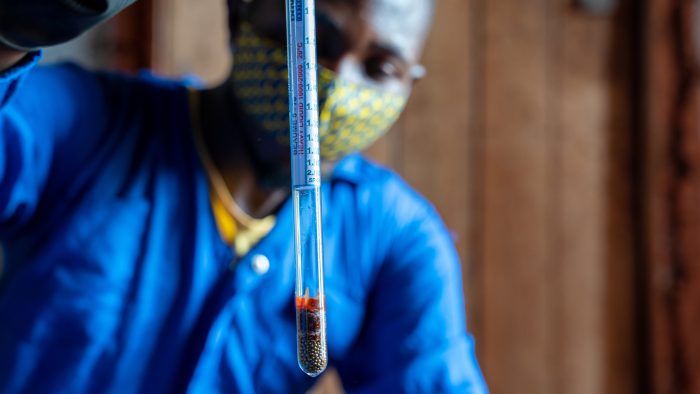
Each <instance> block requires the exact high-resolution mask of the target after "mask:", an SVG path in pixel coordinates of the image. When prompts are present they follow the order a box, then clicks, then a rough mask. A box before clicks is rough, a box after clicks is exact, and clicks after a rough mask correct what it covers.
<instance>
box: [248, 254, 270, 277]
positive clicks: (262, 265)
mask: <svg viewBox="0 0 700 394" xmlns="http://www.w3.org/2000/svg"><path fill="white" fill-rule="evenodd" d="M250 265H251V267H252V268H253V272H255V273H256V274H258V275H264V274H266V273H267V271H269V270H270V259H268V258H267V256H265V255H263V254H256V255H255V256H253V259H252V260H251V261H250Z"/></svg>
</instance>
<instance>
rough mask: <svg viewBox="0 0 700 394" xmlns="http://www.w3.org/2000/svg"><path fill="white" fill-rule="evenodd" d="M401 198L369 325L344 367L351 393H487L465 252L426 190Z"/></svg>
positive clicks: (374, 291)
mask: <svg viewBox="0 0 700 394" xmlns="http://www.w3.org/2000/svg"><path fill="white" fill-rule="evenodd" d="M408 200H411V201H407V200H406V199H403V201H398V202H395V204H393V208H392V209H391V211H392V212H396V215H397V218H396V219H395V220H393V221H392V222H393V223H392V224H391V225H389V227H393V230H387V231H385V234H387V235H390V234H393V235H391V236H390V241H391V246H390V248H389V253H388V257H387V259H386V261H385V262H384V264H383V265H382V266H381V268H380V269H379V271H378V273H377V277H376V280H375V283H374V285H373V287H372V290H371V291H370V297H369V300H368V305H367V317H366V325H365V327H364V330H363V333H362V334H361V337H360V339H359V341H358V346H356V348H354V349H353V351H352V354H351V356H350V357H348V358H347V360H344V361H343V362H341V363H340V364H339V366H338V370H339V372H340V374H341V376H342V377H343V384H344V386H345V388H346V390H347V391H348V392H349V393H388V392H392V393H463V394H464V393H467V394H483V393H487V389H486V385H485V383H484V379H483V377H482V374H481V371H480V369H479V365H478V363H477V359H476V356H475V352H474V342H473V338H472V337H471V335H469V334H468V332H467V329H466V319H465V308H464V301H463V287H462V280H461V272H460V264H459V257H458V255H457V253H456V251H455V248H454V246H453V243H452V239H451V237H450V235H449V233H448V231H447V230H446V228H445V226H444V225H443V223H442V221H441V219H440V217H439V216H438V214H437V212H435V210H434V209H433V208H432V206H430V205H429V204H428V203H427V202H425V201H423V200H422V199H421V198H420V197H417V196H415V198H409V199H408Z"/></svg>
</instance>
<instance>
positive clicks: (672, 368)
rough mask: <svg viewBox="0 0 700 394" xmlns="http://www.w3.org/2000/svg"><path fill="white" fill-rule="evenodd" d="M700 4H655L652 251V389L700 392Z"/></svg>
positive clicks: (650, 83)
mask: <svg viewBox="0 0 700 394" xmlns="http://www.w3.org/2000/svg"><path fill="white" fill-rule="evenodd" d="M697 6H698V5H697V2H691V1H680V0H678V1H657V0H653V1H650V2H649V7H650V10H649V13H648V18H647V20H646V32H647V36H648V37H647V39H648V41H649V44H648V46H647V53H646V59H647V61H648V63H649V67H648V68H647V75H646V78H647V79H646V81H645V82H646V86H645V89H644V91H645V93H646V96H645V104H646V108H648V109H649V111H648V113H647V114H645V115H646V121H647V128H646V132H647V133H646V141H645V148H646V149H645V155H646V156H645V158H646V167H645V170H646V177H647V180H648V182H647V184H646V186H647V195H648V197H647V199H646V211H645V212H644V213H645V216H646V218H647V226H646V228H645V230H646V238H647V239H648V240H649V242H648V247H647V249H646V250H645V252H646V254H645V257H646V259H645V260H646V262H647V269H648V285H649V286H648V295H649V297H648V302H649V304H648V305H649V310H650V314H649V324H650V326H651V332H650V333H649V336H648V341H649V342H650V346H651V360H650V366H649V369H650V370H651V371H653V373H652V377H651V379H650V380H651V382H650V383H651V386H652V389H651V392H652V393H655V394H666V393H682V394H683V393H697V392H700V340H699V339H698V336H697V328H698V326H699V325H700V279H699V278H700V247H699V245H700V244H699V243H698V239H700V208H698V207H699V204H698V201H700V140H699V137H698V129H699V128H700V122H699V120H700V119H699V117H700V97H699V94H700V84H699V80H698V42H697V41H696V39H697V37H698V35H697V34H698V32H697V20H696V19H697V8H696V7H697Z"/></svg>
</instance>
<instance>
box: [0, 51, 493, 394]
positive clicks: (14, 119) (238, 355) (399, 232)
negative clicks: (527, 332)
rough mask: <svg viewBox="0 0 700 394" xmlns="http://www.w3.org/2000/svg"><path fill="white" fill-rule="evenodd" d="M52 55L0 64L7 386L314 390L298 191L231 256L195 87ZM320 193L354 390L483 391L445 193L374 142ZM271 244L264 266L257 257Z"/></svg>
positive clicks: (337, 319) (2, 355)
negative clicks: (207, 165) (214, 198)
mask: <svg viewBox="0 0 700 394" xmlns="http://www.w3.org/2000/svg"><path fill="white" fill-rule="evenodd" d="M39 56H40V55H39V54H38V53H34V54H31V55H29V56H28V57H27V58H26V59H25V60H24V61H23V62H22V63H21V64H19V65H18V66H17V67H15V68H14V69H12V70H10V71H8V72H6V73H4V74H3V75H0V93H1V95H0V102H1V103H3V104H4V105H3V107H2V112H0V136H1V138H0V239H1V240H2V242H3V244H4V246H5V249H6V250H5V252H6V256H5V259H6V261H5V267H4V272H3V273H2V276H1V277H0V392H1V393H35V392H39V393H41V392H44V393H93V392H99V393H120V394H122V393H131V392H142V393H172V392H190V393H237V392H241V393H253V392H255V393H275V392H280V393H284V392H296V393H302V392H304V391H305V390H306V389H308V388H309V387H310V386H311V385H312V384H313V382H314V380H313V379H311V378H308V377H306V376H305V375H304V374H303V373H302V372H301V371H300V370H299V368H298V366H297V362H296V347H295V346H296V343H295V317H294V304H293V292H294V269H293V260H292V243H293V242H292V236H291V231H292V210H291V206H290V203H289V202H288V203H286V204H285V205H284V206H283V207H282V209H281V211H280V212H279V214H278V219H277V224H276V226H275V228H274V229H273V230H272V232H271V233H270V234H269V235H268V236H267V237H265V238H264V239H263V240H262V241H261V242H260V243H259V244H258V245H257V246H256V247H255V248H254V249H253V250H252V251H251V252H250V253H249V254H248V255H247V256H245V257H244V258H242V259H241V260H240V261H239V262H238V263H237V264H236V265H235V268H233V269H232V268H230V267H231V262H232V261H233V258H234V257H233V254H232V252H231V251H230V250H229V248H228V247H227V246H226V244H225V243H224V242H223V241H222V240H221V238H220V236H219V234H218V232H217V228H216V224H215V222H214V219H213V216H212V212H211V209H210V203H209V198H208V191H207V182H206V178H205V174H204V172H203V169H202V167H201V164H200V162H199V159H198V157H197V155H196V152H195V151H194V148H193V147H194V144H193V141H192V138H191V130H190V119H189V111H188V103H187V93H186V88H185V87H183V86H182V84H181V83H179V82H173V81H164V80H159V79H157V78H155V77H152V76H147V75H143V76H140V77H137V78H133V77H126V76H120V75H115V74H98V73H91V72H87V71H85V70H83V69H81V68H78V67H76V66H71V65H62V66H52V67H46V68H42V67H39V68H34V69H32V68H33V66H34V63H35V62H36V60H37V58H38V57H39ZM30 70H31V71H30ZM18 86H19V87H18ZM322 198H323V200H322V203H323V208H324V226H325V227H324V247H325V251H324V252H325V263H326V282H325V284H326V297H327V308H328V312H327V313H328V341H329V343H328V346H329V355H330V361H331V364H332V365H333V366H335V367H336V368H337V370H338V371H339V373H340V375H341V377H342V379H343V382H344V385H345V389H346V390H347V391H348V392H349V393H400V392H406V393H443V392H445V393H485V392H486V388H485V385H484V382H483V378H482V376H481V373H480V371H479V367H478V364H477V361H476V359H475V356H474V345H473V342H472V339H471V337H470V336H469V335H468V333H467V331H466V328H465V316H464V304H463V301H462V294H463V292H462V284H461V273H460V269H459V262H458V257H457V255H456V253H455V250H454V247H453V245H452V242H451V239H450V237H449V235H448V233H447V231H446V229H445V228H444V225H443V224H442V222H441V220H440V219H439V217H438V215H437V214H436V212H435V211H434V209H433V208H432V207H431V206H430V205H429V204H428V203H427V202H426V201H424V199H422V198H421V197H420V196H418V195H417V194H416V193H415V192H414V191H412V190H411V189H410V188H409V187H408V186H407V185H406V184H404V182H403V181H401V180H400V179H399V177H398V176H396V175H395V174H393V173H391V172H390V171H387V170H385V169H382V168H380V167H378V166H376V165H374V164H371V163H370V162H368V161H366V160H365V159H363V158H362V157H360V156H351V157H348V158H347V159H345V160H344V161H343V162H341V163H340V165H339V166H338V168H337V170H336V171H335V173H334V175H333V178H332V180H331V181H329V182H326V184H325V185H324V187H323V191H322ZM256 255H264V256H266V257H267V258H268V259H269V261H270V262H271V265H270V269H269V271H267V272H265V273H262V274H259V273H256V272H255V270H254V269H253V266H252V265H251V261H252V259H253V256H256Z"/></svg>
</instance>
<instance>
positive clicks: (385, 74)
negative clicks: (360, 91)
mask: <svg viewBox="0 0 700 394" xmlns="http://www.w3.org/2000/svg"><path fill="white" fill-rule="evenodd" d="M365 71H366V72H367V76H369V77H370V78H372V79H374V80H375V81H379V82H381V81H384V80H387V79H390V78H397V79H400V78H401V70H400V69H399V67H398V66H397V65H396V64H394V63H393V62H391V61H390V60H389V59H386V58H370V59H368V60H367V62H366V63H365Z"/></svg>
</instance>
